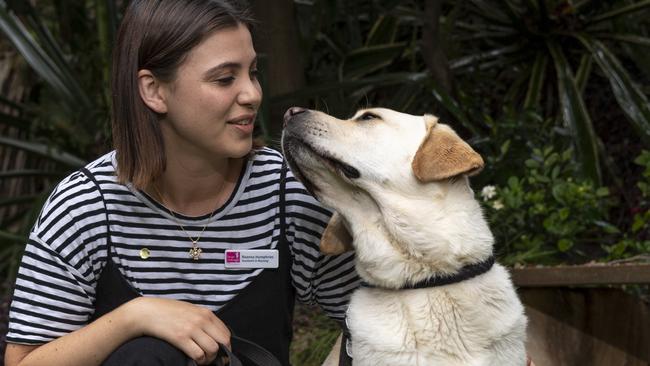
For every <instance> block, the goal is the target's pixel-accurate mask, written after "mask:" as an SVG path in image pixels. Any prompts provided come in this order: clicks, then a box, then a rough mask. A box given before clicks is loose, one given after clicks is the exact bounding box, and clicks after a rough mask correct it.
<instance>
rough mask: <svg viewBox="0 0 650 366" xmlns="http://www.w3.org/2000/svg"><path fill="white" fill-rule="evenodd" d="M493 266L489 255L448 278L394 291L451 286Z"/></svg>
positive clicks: (434, 277)
mask: <svg viewBox="0 0 650 366" xmlns="http://www.w3.org/2000/svg"><path fill="white" fill-rule="evenodd" d="M493 265H494V255H490V256H489V257H488V258H487V259H485V260H484V261H482V262H478V263H472V264H468V265H466V266H463V267H462V268H461V269H460V270H459V271H458V272H456V273H454V274H451V275H448V276H433V277H429V278H427V279H425V280H424V281H420V282H417V283H413V284H405V285H404V286H402V287H400V288H398V289H395V290H417V289H422V288H430V287H438V286H445V285H451V284H452V283H458V282H461V281H465V280H468V279H470V278H472V277H476V276H478V275H482V274H483V273H485V272H487V271H489V270H490V268H492V266H493ZM361 286H363V287H368V288H382V287H381V286H375V285H371V284H369V283H367V282H362V283H361Z"/></svg>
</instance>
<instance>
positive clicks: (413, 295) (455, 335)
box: [348, 289, 486, 364]
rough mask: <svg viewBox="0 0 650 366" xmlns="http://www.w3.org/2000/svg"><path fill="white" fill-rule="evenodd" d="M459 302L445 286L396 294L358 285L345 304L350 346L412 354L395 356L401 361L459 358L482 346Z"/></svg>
mask: <svg viewBox="0 0 650 366" xmlns="http://www.w3.org/2000/svg"><path fill="white" fill-rule="evenodd" d="M461 307H462V305H461V304H459V303H458V302H456V301H455V300H454V298H453V297H452V296H449V295H448V294H447V293H446V292H445V291H444V290H442V291H441V290H435V291H426V290H425V291H419V290H418V291H405V292H400V293H399V294H395V293H394V292H389V291H383V290H378V289H360V290H359V291H357V292H356V293H355V294H354V295H353V297H352V300H351V302H350V307H349V309H348V325H349V327H350V330H351V332H352V341H353V348H354V349H356V350H358V352H354V353H355V355H356V354H363V355H368V354H375V355H377V354H382V355H383V356H382V357H385V358H386V357H388V358H390V357H393V356H395V357H406V358H408V357H411V358H412V359H404V360H401V361H400V362H407V363H405V364H416V362H418V363H420V362H422V361H423V359H427V360H435V359H437V358H438V356H437V355H440V357H441V359H442V358H446V357H447V356H449V355H458V356H459V361H461V360H462V358H463V355H469V354H472V353H474V352H473V351H474V350H477V349H480V348H483V347H485V346H486V344H485V339H481V337H477V336H476V335H477V334H476V333H477V331H479V329H473V328H474V326H473V324H472V323H474V322H473V319H471V317H470V318H468V317H467V312H466V311H464V309H462V308H461ZM461 314H462V315H463V316H461ZM478 333H480V332H478ZM355 357H356V356H355Z"/></svg>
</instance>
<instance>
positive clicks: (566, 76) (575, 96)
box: [548, 43, 602, 184]
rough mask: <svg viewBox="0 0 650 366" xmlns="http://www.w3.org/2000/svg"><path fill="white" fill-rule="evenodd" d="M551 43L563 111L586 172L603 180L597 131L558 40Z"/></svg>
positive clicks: (596, 180)
mask: <svg viewBox="0 0 650 366" xmlns="http://www.w3.org/2000/svg"><path fill="white" fill-rule="evenodd" d="M548 47H549V51H550V53H551V56H552V57H553V62H554V63H555V71H556V73H557V79H558V94H559V99H560V112H561V114H562V118H563V121H564V123H565V124H566V125H567V126H568V127H569V128H570V130H571V133H572V136H573V138H574V142H575V146H576V152H577V154H578V157H579V162H580V165H581V170H582V173H583V175H584V176H585V177H588V178H589V179H591V180H592V181H593V182H596V183H599V184H600V182H601V181H602V177H601V171H600V163H599V159H598V143H597V140H596V134H595V132H594V130H593V124H592V122H591V118H590V117H589V113H588V112H587V109H586V107H585V105H584V101H583V99H582V98H581V96H580V94H581V93H580V90H579V89H578V86H577V85H576V82H575V79H574V77H573V72H572V71H571V65H569V63H568V62H567V60H566V58H565V56H564V54H563V53H562V50H561V49H560V48H559V47H558V46H557V45H556V44H554V43H550V44H549V45H548Z"/></svg>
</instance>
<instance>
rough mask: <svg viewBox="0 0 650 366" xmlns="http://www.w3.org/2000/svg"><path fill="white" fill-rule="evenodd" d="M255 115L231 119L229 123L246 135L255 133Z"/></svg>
mask: <svg viewBox="0 0 650 366" xmlns="http://www.w3.org/2000/svg"><path fill="white" fill-rule="evenodd" d="M254 122H255V115H253V114H251V115H244V116H239V117H236V118H233V119H231V120H230V121H228V122H227V123H228V124H229V125H231V126H233V127H235V128H236V129H238V130H240V131H242V132H244V133H248V134H250V133H253V129H254V128H255V123H254Z"/></svg>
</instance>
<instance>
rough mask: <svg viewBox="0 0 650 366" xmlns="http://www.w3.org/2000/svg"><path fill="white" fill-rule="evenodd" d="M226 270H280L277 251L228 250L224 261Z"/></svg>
mask: <svg viewBox="0 0 650 366" xmlns="http://www.w3.org/2000/svg"><path fill="white" fill-rule="evenodd" d="M224 265H225V267H226V268H278V265H279V253H278V250H277V249H241V250H238V249H227V250H226V254H225V259H224Z"/></svg>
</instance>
